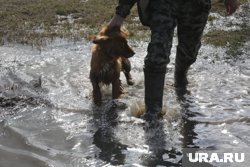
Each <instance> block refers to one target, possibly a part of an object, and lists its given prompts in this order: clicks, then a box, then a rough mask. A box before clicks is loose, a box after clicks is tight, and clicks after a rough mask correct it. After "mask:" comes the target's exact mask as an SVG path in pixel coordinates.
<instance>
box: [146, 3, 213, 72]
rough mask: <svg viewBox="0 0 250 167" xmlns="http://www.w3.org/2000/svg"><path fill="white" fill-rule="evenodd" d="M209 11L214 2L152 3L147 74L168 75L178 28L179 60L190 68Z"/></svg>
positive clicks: (150, 6)
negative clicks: (168, 66)
mask: <svg viewBox="0 0 250 167" xmlns="http://www.w3.org/2000/svg"><path fill="white" fill-rule="evenodd" d="M210 8H211V0H151V1H150V4H149V8H148V10H149V13H150V14H149V18H150V22H149V23H150V30H151V41H150V43H149V45H148V49H147V56H146V57H145V60H144V63H145V65H144V71H149V72H154V73H155V72H166V69H167V64H168V63H169V62H170V59H169V56H170V53H171V47H172V40H173V35H174V29H175V27H177V37H178V46H177V53H176V59H178V62H179V63H182V64H183V65H184V66H188V67H189V66H190V65H191V64H192V63H194V62H195V60H196V57H197V54H198V51H199V49H200V46H201V37H202V33H203V30H204V27H205V25H206V22H207V18H208V14H209V11H210Z"/></svg>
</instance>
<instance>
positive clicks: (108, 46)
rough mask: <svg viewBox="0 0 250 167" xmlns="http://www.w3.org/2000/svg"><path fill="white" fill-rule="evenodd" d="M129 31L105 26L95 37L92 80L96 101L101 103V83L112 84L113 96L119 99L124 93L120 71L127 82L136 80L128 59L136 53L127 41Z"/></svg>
mask: <svg viewBox="0 0 250 167" xmlns="http://www.w3.org/2000/svg"><path fill="white" fill-rule="evenodd" d="M127 36H128V32H127V31H126V30H121V29H120V27H114V28H112V29H108V28H107V27H104V28H103V29H102V30H101V31H100V32H99V34H98V35H97V36H95V37H94V39H93V43H94V46H93V48H92V59H91V69H90V80H91V83H92V86H93V98H94V103H95V104H97V105H100V104H101V99H102V94H101V91H100V85H99V83H103V84H105V85H109V84H112V98H113V99H117V98H119V96H120V95H121V94H122V93H123V88H122V85H121V80H120V72H121V71H123V73H124V74H125V77H126V80H127V84H128V85H133V84H134V82H133V80H132V77H131V75H130V70H131V65H130V61H129V60H128V58H129V57H132V56H133V55H134V54H135V53H134V51H133V50H132V49H131V48H130V47H129V45H128V43H127V40H126V38H127Z"/></svg>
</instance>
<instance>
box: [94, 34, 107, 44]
mask: <svg viewBox="0 0 250 167" xmlns="http://www.w3.org/2000/svg"><path fill="white" fill-rule="evenodd" d="M108 38H109V37H108V36H100V35H97V36H94V38H93V39H92V42H93V43H94V44H100V43H102V42H105V41H107V40H108Z"/></svg>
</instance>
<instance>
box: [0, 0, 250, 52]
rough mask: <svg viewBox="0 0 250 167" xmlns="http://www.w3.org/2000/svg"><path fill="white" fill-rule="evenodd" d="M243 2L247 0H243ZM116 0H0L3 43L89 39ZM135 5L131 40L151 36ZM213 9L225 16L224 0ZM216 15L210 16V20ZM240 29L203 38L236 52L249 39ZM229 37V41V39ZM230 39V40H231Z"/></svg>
mask: <svg viewBox="0 0 250 167" xmlns="http://www.w3.org/2000/svg"><path fill="white" fill-rule="evenodd" d="M240 2H241V4H244V3H247V2H248V0H241V1H240ZM116 4H117V0H108V1H100V0H53V1H51V0H8V1H6V0H0V45H4V44H7V43H18V44H26V45H34V46H43V45H46V43H47V41H50V40H53V39H55V38H65V39H69V40H74V41H78V40H81V39H82V38H85V39H87V40H90V39H91V37H92V36H93V35H94V34H96V33H97V32H98V31H99V29H100V27H101V26H103V25H104V24H106V23H107V22H108V21H109V20H110V19H111V17H112V16H113V14H114V12H115V7H116ZM136 10H137V9H136V6H135V7H134V8H133V9H132V11H131V14H130V16H129V17H128V18H127V19H126V22H125V26H126V27H127V28H128V29H129V31H130V39H132V40H137V41H138V40H142V41H145V40H148V39H149V35H150V33H149V30H148V28H147V27H144V26H142V25H141V23H140V21H139V18H138V15H137V11H136ZM211 12H216V13H219V14H220V15H221V16H225V15H226V14H225V9H224V6H223V2H222V0H212V9H211ZM215 19H217V18H216V17H212V16H210V17H209V21H210V22H211V21H213V20H215ZM239 27H241V29H240V30H234V31H225V30H210V31H209V32H208V33H206V34H205V35H204V41H205V43H207V44H212V45H214V46H219V47H229V50H231V51H230V52H232V53H233V52H236V53H237V51H235V50H238V49H239V47H241V46H243V45H244V43H245V42H246V41H248V40H249V36H250V33H249V32H250V31H249V30H250V28H249V25H247V24H244V23H243V24H242V25H239ZM228 41H230V42H228ZM228 43H229V44H228Z"/></svg>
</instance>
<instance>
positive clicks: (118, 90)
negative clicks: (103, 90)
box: [112, 78, 123, 99]
mask: <svg viewBox="0 0 250 167" xmlns="http://www.w3.org/2000/svg"><path fill="white" fill-rule="evenodd" d="M122 93H123V87H122V84H121V80H120V79H119V78H118V79H115V80H114V81H113V82H112V98H113V99H118V98H119V97H120V96H121V94H122Z"/></svg>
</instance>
